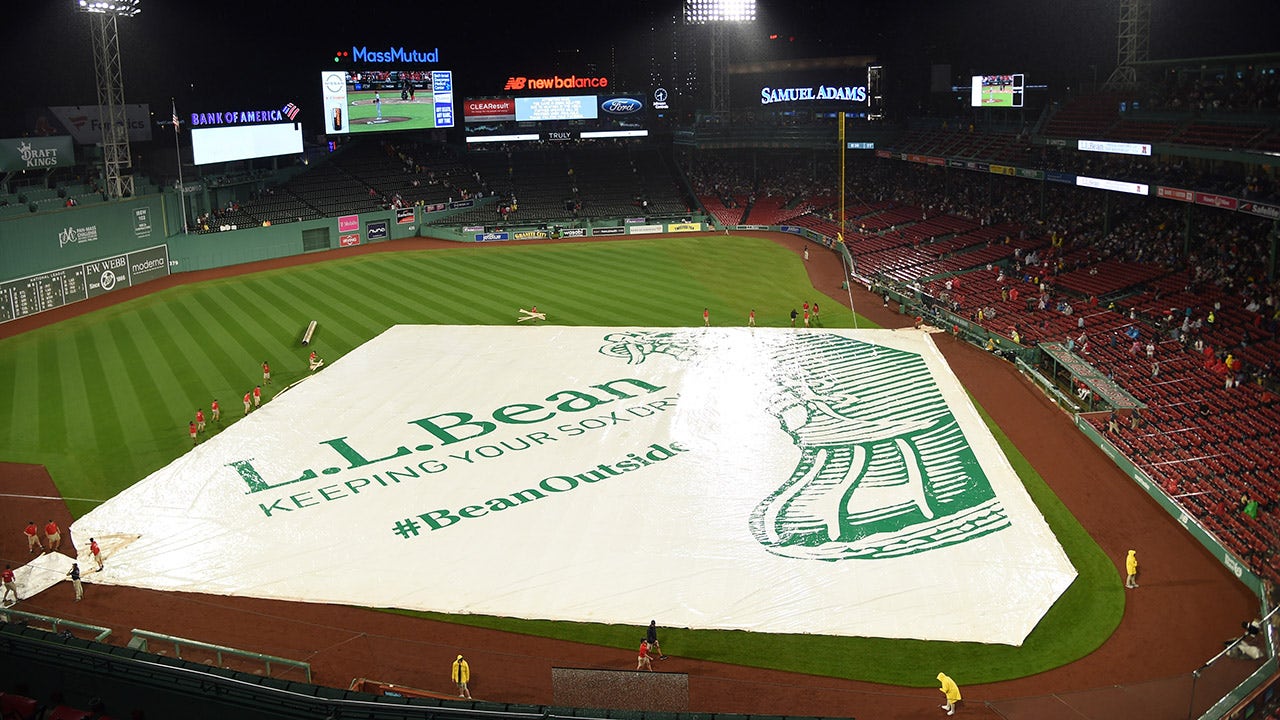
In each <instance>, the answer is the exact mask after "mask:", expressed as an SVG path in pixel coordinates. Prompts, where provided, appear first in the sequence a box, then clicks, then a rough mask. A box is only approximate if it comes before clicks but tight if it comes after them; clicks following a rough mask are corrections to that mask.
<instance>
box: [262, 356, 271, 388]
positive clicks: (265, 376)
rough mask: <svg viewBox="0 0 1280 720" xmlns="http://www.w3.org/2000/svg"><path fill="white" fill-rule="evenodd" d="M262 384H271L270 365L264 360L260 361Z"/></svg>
mask: <svg viewBox="0 0 1280 720" xmlns="http://www.w3.org/2000/svg"><path fill="white" fill-rule="evenodd" d="M262 384H263V385H270V384H271V366H270V365H268V364H267V361H266V360H263V361H262Z"/></svg>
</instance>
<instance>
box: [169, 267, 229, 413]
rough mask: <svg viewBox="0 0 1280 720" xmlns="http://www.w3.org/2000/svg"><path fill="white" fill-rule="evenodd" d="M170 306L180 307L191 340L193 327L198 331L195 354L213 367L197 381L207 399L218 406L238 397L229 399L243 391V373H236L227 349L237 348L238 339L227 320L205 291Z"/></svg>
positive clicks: (177, 300)
mask: <svg viewBox="0 0 1280 720" xmlns="http://www.w3.org/2000/svg"><path fill="white" fill-rule="evenodd" d="M170 304H180V305H181V307H182V308H183V309H184V310H185V312H186V313H187V316H188V317H189V318H190V319H191V322H192V324H193V325H194V328H193V329H192V336H193V338H194V337H196V335H195V333H196V332H197V330H196V329H195V328H198V332H199V333H200V336H199V340H196V342H197V343H198V345H199V348H200V349H199V352H201V353H202V354H203V355H204V356H205V357H206V358H207V359H208V361H209V362H210V363H212V364H213V370H211V371H210V372H209V374H207V375H204V376H202V377H201V382H202V384H203V385H204V387H205V389H206V391H207V394H208V395H209V398H208V400H213V399H214V398H217V399H218V401H219V402H220V403H222V404H226V403H227V402H228V401H233V400H235V399H236V398H238V397H240V396H239V395H238V394H237V395H235V396H234V397H232V394H233V393H235V392H236V391H237V389H239V392H241V393H243V392H244V390H243V389H242V386H243V385H244V381H243V380H242V379H241V378H242V377H243V373H242V372H237V371H236V369H237V368H238V367H239V363H237V358H236V356H235V355H233V353H232V352H231V350H229V348H235V347H238V346H239V340H238V338H237V337H236V336H235V334H234V332H233V331H232V328H231V327H230V325H231V319H230V317H228V316H227V314H226V313H224V312H221V311H220V309H219V308H218V307H217V306H216V303H215V302H214V300H213V296H212V295H211V293H210V292H208V291H203V290H202V291H197V292H193V293H189V294H186V295H183V296H182V297H181V298H178V299H176V302H175V301H171V303H170ZM202 402H206V401H202Z"/></svg>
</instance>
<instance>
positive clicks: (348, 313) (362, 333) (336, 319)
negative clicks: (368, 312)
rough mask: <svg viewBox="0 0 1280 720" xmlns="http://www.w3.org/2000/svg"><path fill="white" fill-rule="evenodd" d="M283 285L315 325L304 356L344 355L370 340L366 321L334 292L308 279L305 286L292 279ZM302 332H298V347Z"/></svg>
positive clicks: (289, 278)
mask: <svg viewBox="0 0 1280 720" xmlns="http://www.w3.org/2000/svg"><path fill="white" fill-rule="evenodd" d="M284 282H285V284H286V286H287V287H290V288H291V289H294V290H296V291H297V292H298V293H299V295H298V297H299V298H302V299H303V300H304V301H305V302H307V304H308V308H309V310H310V312H311V316H312V317H311V320H315V321H316V323H317V328H316V332H315V334H314V335H313V336H312V339H311V347H310V348H309V349H308V350H307V351H306V352H307V354H310V351H311V350H316V351H317V352H318V353H319V355H320V356H321V357H324V356H325V350H334V351H338V352H343V353H345V352H346V351H348V350H349V349H350V348H353V347H356V346H357V345H359V344H360V343H362V342H364V341H365V339H367V338H369V337H372V336H373V334H374V333H371V332H370V330H371V328H372V327H373V326H372V325H370V324H368V320H367V318H366V317H365V316H364V315H363V314H359V313H356V312H354V311H353V309H352V308H351V307H350V305H349V304H348V303H346V302H343V300H344V297H343V296H340V295H339V294H338V290H337V289H336V288H335V289H334V290H329V288H328V287H327V285H326V284H324V283H320V282H316V281H315V279H314V278H308V282H305V283H304V282H301V281H300V279H299V278H298V277H296V276H289V277H287V278H284ZM304 293H309V294H304ZM311 320H308V321H307V322H311ZM304 329H305V328H299V330H298V338H299V343H300V342H301V338H302V332H303V330H304Z"/></svg>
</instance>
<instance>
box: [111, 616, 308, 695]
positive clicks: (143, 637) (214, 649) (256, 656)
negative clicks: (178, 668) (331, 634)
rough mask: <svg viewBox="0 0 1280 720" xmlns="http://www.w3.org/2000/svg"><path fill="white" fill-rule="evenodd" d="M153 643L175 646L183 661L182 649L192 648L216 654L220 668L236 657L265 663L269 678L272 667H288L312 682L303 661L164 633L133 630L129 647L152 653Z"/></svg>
mask: <svg viewBox="0 0 1280 720" xmlns="http://www.w3.org/2000/svg"><path fill="white" fill-rule="evenodd" d="M152 642H159V643H164V644H165V645H173V656H174V657H176V658H178V659H182V648H184V647H185V648H190V649H195V650H203V651H205V652H210V653H213V654H214V657H215V658H216V659H217V664H218V666H219V667H221V666H222V664H223V659H224V657H225V656H227V655H231V656H234V657H241V658H247V659H249V660H254V661H257V662H261V663H263V665H265V666H266V672H267V677H271V665H272V663H275V664H276V665H283V666H286V667H291V668H296V669H299V670H302V671H303V672H304V673H305V674H306V677H307V682H311V663H308V662H303V661H301V660H290V659H288V658H282V657H276V656H275V655H267V654H265V653H258V652H251V651H249V650H240V649H239V648H233V647H227V646H225V645H214V644H212V643H206V642H200V641H199V640H189V639H187V638H180V637H177V636H174V635H165V634H163V633H156V632H149V631H147V630H138V629H136V628H135V629H134V630H133V638H132V639H131V640H130V641H129V647H136V648H138V649H139V650H142V651H143V652H149V651H150V645H151V643H152Z"/></svg>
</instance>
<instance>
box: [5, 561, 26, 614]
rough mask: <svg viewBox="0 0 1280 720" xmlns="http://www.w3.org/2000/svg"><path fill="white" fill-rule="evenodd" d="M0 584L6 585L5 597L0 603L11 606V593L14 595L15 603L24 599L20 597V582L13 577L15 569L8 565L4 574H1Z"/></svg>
mask: <svg viewBox="0 0 1280 720" xmlns="http://www.w3.org/2000/svg"><path fill="white" fill-rule="evenodd" d="M0 583H4V597H3V598H0V603H3V604H5V605H8V604H9V593H13V601H14V602H15V603H16V602H18V601H19V600H21V599H22V598H20V597H18V582H17V578H15V577H14V576H13V568H11V567H9V566H8V565H5V566H4V572H0Z"/></svg>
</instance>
